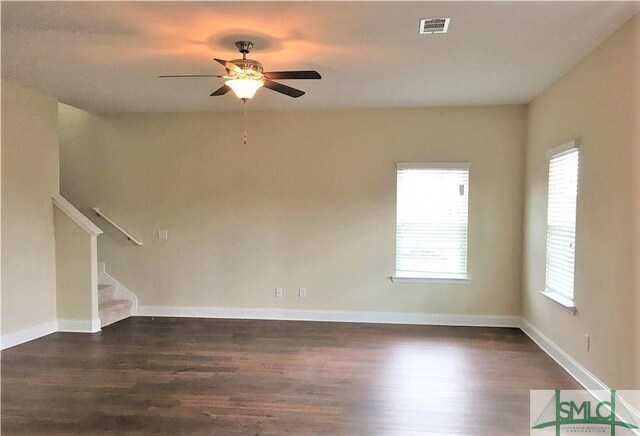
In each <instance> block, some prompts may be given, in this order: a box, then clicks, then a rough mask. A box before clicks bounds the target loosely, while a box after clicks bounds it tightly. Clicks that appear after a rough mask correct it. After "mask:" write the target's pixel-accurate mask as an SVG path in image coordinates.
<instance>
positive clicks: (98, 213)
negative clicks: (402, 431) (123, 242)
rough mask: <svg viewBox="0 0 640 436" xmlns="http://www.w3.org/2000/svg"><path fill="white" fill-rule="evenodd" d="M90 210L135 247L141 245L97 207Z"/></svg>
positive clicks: (140, 242)
mask: <svg viewBox="0 0 640 436" xmlns="http://www.w3.org/2000/svg"><path fill="white" fill-rule="evenodd" d="M91 209H92V210H93V211H94V212H95V213H96V215H98V216H99V217H101V218H103V219H104V220H105V221H106V222H108V223H109V224H111V225H112V226H113V227H115V228H116V229H118V230H120V232H121V233H122V234H123V235H125V236H126V237H127V239H128V240H129V241H131V242H133V243H134V244H136V245H143V244H142V241H140V240H138V239H136V238H134V237H133V236H131V234H130V233H129V232H127V231H126V230H125V229H123V228H122V227H120V226H119V225H118V224H116V222H115V221H113V220H112V219H111V218H109V217H108V216H106V215H105V214H104V213H103V212H102V211H101V210H100V209H98V208H97V207H92V208H91Z"/></svg>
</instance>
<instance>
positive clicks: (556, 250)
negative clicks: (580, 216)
mask: <svg viewBox="0 0 640 436" xmlns="http://www.w3.org/2000/svg"><path fill="white" fill-rule="evenodd" d="M578 158H579V152H578V148H577V146H576V142H575V141H572V142H570V143H568V144H564V145H562V146H560V147H556V148H554V149H552V150H550V151H549V189H548V194H547V197H548V203H547V262H546V280H545V291H544V294H545V295H547V296H548V297H549V298H551V299H553V300H554V301H556V302H557V303H560V304H562V305H563V306H565V307H567V308H574V304H573V294H574V283H573V280H574V270H575V255H576V202H577V196H578Z"/></svg>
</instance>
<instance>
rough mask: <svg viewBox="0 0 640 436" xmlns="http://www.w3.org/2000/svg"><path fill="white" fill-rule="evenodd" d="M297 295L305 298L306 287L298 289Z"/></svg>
mask: <svg viewBox="0 0 640 436" xmlns="http://www.w3.org/2000/svg"><path fill="white" fill-rule="evenodd" d="M298 297H300V298H307V288H300V289H298Z"/></svg>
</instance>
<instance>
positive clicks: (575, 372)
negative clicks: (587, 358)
mask: <svg viewBox="0 0 640 436" xmlns="http://www.w3.org/2000/svg"><path fill="white" fill-rule="evenodd" d="M521 322H522V325H521V326H520V328H521V330H522V331H523V332H524V333H525V334H526V335H527V336H529V337H530V338H531V340H532V341H533V342H535V343H536V344H538V346H539V347H540V348H541V349H542V351H544V352H545V353H547V354H548V355H549V356H550V357H551V358H552V359H553V360H555V361H556V362H557V363H558V364H559V365H560V366H561V367H563V368H564V369H565V371H567V372H568V373H569V374H570V375H571V377H573V378H574V379H575V380H576V381H577V382H578V383H580V384H581V385H582V386H583V387H584V388H585V389H587V390H589V391H594V390H609V388H608V387H607V385H605V384H604V383H603V382H602V381H600V380H599V379H598V378H597V377H596V376H595V375H593V374H591V373H590V372H589V371H588V370H587V369H586V368H585V367H584V366H582V365H581V364H580V363H578V361H576V360H575V359H574V358H573V357H571V356H569V355H568V354H567V353H566V352H565V351H564V350H563V349H562V348H560V347H559V346H558V345H556V344H555V343H554V342H553V341H552V340H551V339H549V338H548V337H546V336H545V335H544V334H543V333H542V332H541V331H540V330H538V329H537V328H536V327H534V326H533V324H531V323H530V322H529V321H527V320H526V319H524V318H522V320H521Z"/></svg>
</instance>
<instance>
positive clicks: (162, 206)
mask: <svg viewBox="0 0 640 436" xmlns="http://www.w3.org/2000/svg"><path fill="white" fill-rule="evenodd" d="M269 98H282V97H279V96H278V95H269ZM229 104H236V105H238V106H239V104H240V103H239V102H238V101H234V100H233V99H231V98H229ZM292 104H293V103H292ZM60 120H61V173H62V178H61V190H62V194H63V195H64V196H65V197H66V198H67V199H68V200H69V201H71V202H72V203H73V204H74V205H76V207H78V208H79V209H80V210H81V211H82V212H84V213H87V211H88V209H89V208H90V207H91V206H99V207H100V208H101V209H102V210H103V211H104V212H105V213H107V214H108V215H110V216H112V217H113V218H114V219H115V220H116V221H117V222H118V223H119V224H121V225H122V226H123V227H125V228H126V229H127V230H129V231H130V232H131V233H132V234H133V235H134V236H137V237H139V238H141V239H142V240H143V241H144V243H145V245H144V246H142V247H135V246H132V245H131V244H130V243H128V242H127V241H126V240H125V239H124V238H123V237H122V235H121V234H118V233H117V232H116V231H114V230H113V228H110V227H108V226H106V225H103V224H100V223H99V222H98V221H97V222H98V223H99V224H100V227H101V228H102V229H103V230H104V231H105V235H103V236H102V237H101V239H100V240H99V250H98V251H99V258H100V260H101V261H104V262H106V264H107V269H108V271H109V272H110V273H111V274H112V275H114V276H115V277H117V278H118V280H120V281H121V282H123V283H124V284H125V285H127V286H128V287H129V288H130V289H131V290H132V291H133V292H134V293H136V294H137V296H138V298H139V304H141V305H151V306H200V307H207V306H217V307H255V308H270V307H286V308H301V309H316V310H371V311H399V312H428V313H454V314H487V315H518V314H519V311H520V286H521V275H520V269H521V252H522V250H521V241H522V232H521V226H522V202H523V178H522V173H523V170H524V147H525V130H526V129H525V121H526V112H525V108H524V107H522V106H504V107H478V108H450V109H389V110H354V111H314V112H271V113H270V112H251V111H250V112H249V122H248V126H249V140H250V143H249V144H248V145H246V146H244V145H242V142H241V139H242V115H241V113H240V112H236V113H209V114H202V113H201V114H155V115H101V116H93V115H90V114H88V113H86V112H83V111H80V110H78V109H74V108H71V107H68V106H64V105H62V106H61V114H60ZM396 161H470V163H471V173H470V174H471V176H470V177H471V181H470V218H469V222H470V226H469V274H470V277H471V283H470V284H469V285H434V284H431V285H426V284H397V283H396V284H394V283H391V282H390V281H389V280H388V277H389V276H391V275H392V274H393V273H394V266H395V258H394V252H395V165H394V163H395V162H396ZM157 229H168V230H169V240H168V241H158V240H156V235H155V232H156V230H157ZM275 287H283V288H284V290H285V298H284V299H282V300H277V299H275V298H274V296H273V294H274V288H275ZM298 287H306V288H307V289H308V298H307V299H298V298H297V288H298Z"/></svg>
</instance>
